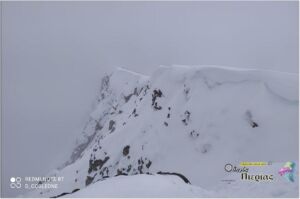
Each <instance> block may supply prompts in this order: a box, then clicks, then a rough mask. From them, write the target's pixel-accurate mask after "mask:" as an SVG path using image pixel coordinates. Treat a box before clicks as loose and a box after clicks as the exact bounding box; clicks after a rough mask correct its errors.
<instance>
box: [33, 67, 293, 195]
mask: <svg viewBox="0 0 300 199" xmlns="http://www.w3.org/2000/svg"><path fill="white" fill-rule="evenodd" d="M239 161H273V162H285V161H296V162H297V163H298V75H297V74H291V73H282V72H276V71H262V70H245V69H235V68H229V67H220V66H194V67H193V66H172V67H166V66H161V67H159V68H158V69H157V70H156V71H155V72H154V73H153V74H152V75H151V76H150V77H148V76H144V75H141V74H137V73H134V72H131V71H127V70H125V69H121V68H119V69H117V70H116V71H115V72H114V73H113V74H112V75H109V76H105V77H104V78H103V80H102V85H101V90H100V93H99V97H98V105H97V107H96V109H95V110H94V111H93V112H92V113H91V115H90V119H89V121H88V122H87V124H86V126H85V127H84V130H83V133H82V136H81V137H79V138H78V139H77V145H76V147H75V149H74V151H73V153H72V155H71V157H70V159H69V160H68V161H67V162H66V164H65V167H64V168H61V169H60V170H58V171H55V172H54V173H50V174H49V175H56V176H64V182H63V183H61V184H60V185H59V188H58V189H47V190H42V191H40V190H39V191H36V192H31V193H30V194H29V196H33V197H34V196H38V197H49V196H56V195H59V194H61V193H63V192H68V193H69V192H72V191H73V190H75V189H83V188H84V187H86V186H88V187H92V186H104V187H105V186H108V185H107V184H109V182H110V181H108V180H107V182H106V181H103V182H101V183H99V182H98V183H97V185H91V184H93V183H95V182H97V181H99V180H100V181H101V180H104V179H106V178H111V177H114V176H118V175H129V176H130V175H136V174H147V173H148V174H155V173H157V172H158V171H163V172H176V173H181V174H183V175H184V176H186V177H187V178H188V179H189V180H190V182H191V184H192V185H193V186H198V187H202V188H198V189H199V190H203V189H205V190H214V189H216V186H218V183H219V182H220V181H221V180H222V179H224V178H226V177H227V175H228V174H227V173H226V172H224V165H225V164H226V163H238V162H239ZM275 173H276V172H275ZM143 176H144V175H143ZM128 178H129V179H134V180H133V182H134V183H138V184H140V183H139V182H140V181H141V180H144V179H145V180H146V181H145V183H152V181H153V180H158V181H159V182H160V181H163V182H164V180H165V179H164V178H162V177H155V178H158V179H152V178H154V177H153V176H146V177H141V179H140V177H138V176H136V177H134V178H131V177H128ZM116 179H121V180H124V181H125V182H126V180H125V178H123V177H119V178H113V179H111V180H112V181H115V180H116ZM126 179H127V178H126ZM135 180H136V181H135ZM148 180H149V182H148ZM297 181H298V180H297ZM125 182H124V183H125ZM129 182H130V183H131V182H132V181H131V180H130V181H129ZM120 183H122V182H120ZM126 183H127V182H126ZM166 183H170V182H166ZM223 184H224V183H223ZM295 184H298V182H296V183H295ZM89 185H90V186H89ZM166 186H167V185H166ZM176 186H177V185H176ZM189 186H191V185H189ZM278 186H279V185H278ZM250 187H251V186H245V188H244V189H245V190H246V191H243V192H242V193H241V195H242V196H243V194H247V193H248V194H250V193H253V191H251V189H250ZM231 188H232V189H233V186H229V187H227V188H226V190H228V193H227V192H225V191H223V192H222V193H221V194H223V193H224V194H225V193H226V194H227V196H228V197H234V196H235V195H234V193H236V192H232V191H230V189H231ZM183 189H184V188H183ZM198 189H197V190H198ZM244 189H243V190H244ZM87 190H90V189H89V188H87V189H86V190H85V191H84V190H80V192H82V193H85V194H87V195H85V196H86V197H90V195H89V192H88V191H87ZM247 190H248V191H247ZM273 191H274V190H273V189H272V191H270V192H267V193H265V194H264V195H267V196H272V195H274V193H273ZM80 192H78V194H79V193H80ZM200 192H201V191H200ZM137 193H138V192H137ZM151 193H152V192H151ZM172 193H173V192H172ZM174 193H175V192H174ZM176 193H177V192H176ZM184 193H187V194H188V195H187V197H188V196H190V195H189V192H184ZM197 193H198V191H197ZM206 193H208V192H203V193H202V192H201V194H203V196H204V195H205V194H206ZM213 193H214V194H218V193H217V191H213ZM290 193H292V194H295V195H298V191H295V190H294V191H292V192H290ZM93 194H95V192H93V191H91V197H92V196H93ZM99 194H100V195H101V194H102V193H101V192H99ZM103 194H104V195H105V194H106V192H103ZM116 194H117V193H116ZM119 194H121V195H122V194H123V192H120V193H119ZM131 194H134V193H131ZM166 194H167V193H166ZM168 194H169V193H168ZM168 194H167V195H168ZM201 194H200V196H199V197H201V196H202V195H201ZM191 195H193V193H191ZM275 195H276V194H275ZM282 195H284V194H282ZM81 196H82V195H81ZM150 196H151V194H150ZM150 196H149V197H150ZM212 196H214V195H212ZM242 196H240V197H242ZM246 196H247V195H244V197H246ZM278 196H280V194H278ZM258 197H259V196H258Z"/></svg>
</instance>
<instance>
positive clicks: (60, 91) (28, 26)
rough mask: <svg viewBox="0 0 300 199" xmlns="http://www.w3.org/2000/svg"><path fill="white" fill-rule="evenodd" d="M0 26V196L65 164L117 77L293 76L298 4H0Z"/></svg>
mask: <svg viewBox="0 0 300 199" xmlns="http://www.w3.org/2000/svg"><path fill="white" fill-rule="evenodd" d="M1 16H2V17H1V22H2V31H1V33H2V50H1V52H2V132H1V133H2V143H1V147H2V163H3V165H2V172H1V173H2V176H1V181H2V183H1V186H2V190H3V196H17V195H19V194H21V193H22V194H23V193H25V191H24V190H12V189H11V188H10V187H9V180H10V178H11V177H16V176H22V177H24V176H44V175H45V174H47V173H48V172H49V171H51V170H52V169H53V168H56V167H57V166H59V165H62V164H63V163H65V161H66V160H65V157H67V156H68V157H69V155H70V154H72V152H73V146H74V142H75V141H76V138H78V137H80V135H81V133H82V131H83V129H84V126H85V125H86V122H87V121H88V120H89V118H90V113H91V112H92V111H94V110H95V108H96V107H97V106H96V104H97V96H98V94H99V89H100V86H101V79H102V77H104V76H105V75H107V74H111V73H112V72H114V71H116V68H118V67H123V68H125V69H129V70H131V71H135V72H138V73H141V74H143V75H145V76H150V75H151V74H152V73H153V72H154V70H156V69H157V67H158V66H160V65H166V66H171V65H173V64H182V65H222V66H231V67H236V68H243V69H245V68H247V69H251V68H256V69H260V70H265V69H267V70H272V71H281V72H288V73H296V74H298V2H1ZM296 79H297V78H296ZM297 81H298V79H297ZM246 112H247V110H246V109H245V113H246ZM181 114H182V113H181ZM183 114H184V113H183ZM251 115H253V117H254V118H255V115H254V114H253V113H252V112H251ZM259 125H260V124H259ZM199 150H201V149H199ZM85 177H86V176H85ZM84 180H85V178H84Z"/></svg>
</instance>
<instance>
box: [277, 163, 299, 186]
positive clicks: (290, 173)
mask: <svg viewBox="0 0 300 199" xmlns="http://www.w3.org/2000/svg"><path fill="white" fill-rule="evenodd" d="M295 166H296V164H295V163H294V162H287V163H285V164H284V166H283V167H282V168H281V169H280V170H279V171H278V173H279V175H281V176H284V177H285V178H286V179H287V180H288V181H289V182H294V171H295Z"/></svg>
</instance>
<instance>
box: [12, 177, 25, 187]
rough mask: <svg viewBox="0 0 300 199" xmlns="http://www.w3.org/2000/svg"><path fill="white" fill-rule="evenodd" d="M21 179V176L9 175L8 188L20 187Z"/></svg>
mask: <svg viewBox="0 0 300 199" xmlns="http://www.w3.org/2000/svg"><path fill="white" fill-rule="evenodd" d="M21 181H22V179H21V177H11V178H10V188H12V189H15V188H17V189H20V188H21V187H22V184H21Z"/></svg>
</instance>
